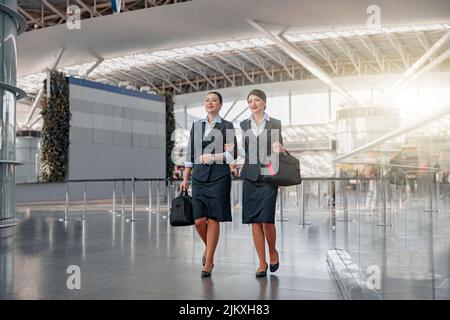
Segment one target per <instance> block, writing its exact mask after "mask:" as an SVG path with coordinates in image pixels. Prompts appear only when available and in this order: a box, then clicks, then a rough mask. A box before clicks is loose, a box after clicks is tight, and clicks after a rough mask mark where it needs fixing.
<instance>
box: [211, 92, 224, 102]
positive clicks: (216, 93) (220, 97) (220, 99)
mask: <svg viewBox="0 0 450 320" xmlns="http://www.w3.org/2000/svg"><path fill="white" fill-rule="evenodd" d="M208 94H215V95H216V96H218V97H219V102H220V104H222V101H223V100H222V95H221V94H220V93H218V92H216V91H211V92H208Z"/></svg>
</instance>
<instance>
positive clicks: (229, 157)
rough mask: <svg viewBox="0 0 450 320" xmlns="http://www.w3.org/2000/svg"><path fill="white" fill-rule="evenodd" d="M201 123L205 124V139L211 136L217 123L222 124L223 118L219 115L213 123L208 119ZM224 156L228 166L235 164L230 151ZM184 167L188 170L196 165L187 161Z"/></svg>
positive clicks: (202, 120)
mask: <svg viewBox="0 0 450 320" xmlns="http://www.w3.org/2000/svg"><path fill="white" fill-rule="evenodd" d="M200 122H204V123H205V132H204V134H203V138H206V137H207V136H208V135H209V134H210V132H211V130H212V129H214V127H215V125H216V123H222V118H221V117H220V116H219V115H217V116H216V117H215V118H214V120H213V121H212V122H211V123H210V122H209V121H208V117H206V118H204V119H201V120H200ZM188 148H190V146H188ZM224 154H225V163H226V164H230V163H233V162H234V158H233V156H232V155H231V153H230V152H229V151H225V152H224ZM184 166H185V167H186V168H192V167H193V166H194V164H193V163H192V162H190V161H185V162H184Z"/></svg>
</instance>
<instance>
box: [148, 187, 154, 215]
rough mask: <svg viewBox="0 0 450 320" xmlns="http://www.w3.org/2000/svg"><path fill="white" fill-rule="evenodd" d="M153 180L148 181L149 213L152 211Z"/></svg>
mask: <svg viewBox="0 0 450 320" xmlns="http://www.w3.org/2000/svg"><path fill="white" fill-rule="evenodd" d="M152 204H153V203H152V181H151V180H150V181H149V182H148V213H151V212H152Z"/></svg>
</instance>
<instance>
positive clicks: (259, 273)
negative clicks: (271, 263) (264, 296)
mask: <svg viewBox="0 0 450 320" xmlns="http://www.w3.org/2000/svg"><path fill="white" fill-rule="evenodd" d="M267 267H268V266H266V270H264V271H256V273H255V276H256V277H257V278H263V277H267Z"/></svg>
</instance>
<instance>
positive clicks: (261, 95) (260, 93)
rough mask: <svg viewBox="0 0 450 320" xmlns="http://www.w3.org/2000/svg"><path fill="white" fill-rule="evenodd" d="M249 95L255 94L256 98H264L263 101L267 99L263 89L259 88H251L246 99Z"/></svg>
mask: <svg viewBox="0 0 450 320" xmlns="http://www.w3.org/2000/svg"><path fill="white" fill-rule="evenodd" d="M250 96H257V97H258V98H261V99H262V100H264V102H266V101H267V96H266V94H265V93H264V91H262V90H259V89H253V90H252V91H250V93H249V94H248V96H247V101H248V98H249V97H250Z"/></svg>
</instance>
